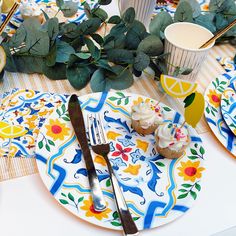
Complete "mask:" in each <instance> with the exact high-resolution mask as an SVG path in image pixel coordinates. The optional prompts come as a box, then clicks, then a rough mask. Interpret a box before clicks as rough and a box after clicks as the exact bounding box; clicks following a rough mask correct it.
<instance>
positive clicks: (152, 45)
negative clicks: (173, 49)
mask: <svg viewBox="0 0 236 236" xmlns="http://www.w3.org/2000/svg"><path fill="white" fill-rule="evenodd" d="M163 49H164V47H163V43H162V42H161V40H160V38H159V37H157V36H156V35H150V36H148V37H147V38H145V39H144V40H142V42H141V43H140V44H139V46H138V51H142V52H144V53H146V54H147V55H148V56H158V55H160V54H161V53H162V52H163Z"/></svg>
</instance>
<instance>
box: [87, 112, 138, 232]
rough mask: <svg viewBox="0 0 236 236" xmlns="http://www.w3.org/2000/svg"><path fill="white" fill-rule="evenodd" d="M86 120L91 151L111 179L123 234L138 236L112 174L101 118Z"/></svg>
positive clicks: (97, 115)
mask: <svg viewBox="0 0 236 236" xmlns="http://www.w3.org/2000/svg"><path fill="white" fill-rule="evenodd" d="M87 119H88V131H89V132H88V133H89V139H90V144H91V146H92V150H93V151H94V152H95V153H96V154H98V155H101V156H103V157H104V159H105V161H106V163H107V167H108V171H109V174H110V179H111V185H112V188H113V193H114V198H115V202H116V207H117V210H118V213H119V216H120V220H121V224H122V227H123V230H124V234H125V235H127V236H132V235H138V233H139V231H138V229H137V226H136V225H135V223H134V221H133V219H132V216H131V214H130V212H129V208H128V206H127V204H126V202H125V199H124V196H123V194H122V191H121V189H120V186H119V183H118V180H117V178H116V176H115V174H114V171H113V169H112V166H111V163H110V161H109V159H108V154H109V152H110V145H109V143H108V141H107V137H106V134H105V130H104V126H103V124H102V120H101V117H100V115H99V114H95V117H94V116H93V115H88V117H87Z"/></svg>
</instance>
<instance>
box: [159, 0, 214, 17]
mask: <svg viewBox="0 0 236 236" xmlns="http://www.w3.org/2000/svg"><path fill="white" fill-rule="evenodd" d="M197 1H198V2H199V3H200V5H201V8H202V10H203V11H208V9H209V8H208V6H209V2H210V0H197ZM166 2H167V3H168V4H167V5H166V6H160V5H157V6H156V9H155V13H158V12H160V11H163V10H165V11H167V12H169V13H170V14H171V15H174V13H175V11H176V7H177V5H176V4H174V3H172V2H173V1H170V0H166Z"/></svg>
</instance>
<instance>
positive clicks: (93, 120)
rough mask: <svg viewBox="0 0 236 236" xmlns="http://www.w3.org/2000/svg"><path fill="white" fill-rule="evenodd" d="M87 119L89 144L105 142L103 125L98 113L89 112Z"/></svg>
mask: <svg viewBox="0 0 236 236" xmlns="http://www.w3.org/2000/svg"><path fill="white" fill-rule="evenodd" d="M87 119H88V132H89V139H90V143H91V145H98V144H102V143H107V137H106V135H105V130H104V126H103V123H102V119H101V116H100V114H90V115H88V117H87Z"/></svg>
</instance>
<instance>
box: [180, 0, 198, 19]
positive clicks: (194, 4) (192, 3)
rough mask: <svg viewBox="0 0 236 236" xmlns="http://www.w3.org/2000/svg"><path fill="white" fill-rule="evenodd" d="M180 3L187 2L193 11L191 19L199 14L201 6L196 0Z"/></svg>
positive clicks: (183, 0)
mask: <svg viewBox="0 0 236 236" xmlns="http://www.w3.org/2000/svg"><path fill="white" fill-rule="evenodd" d="M180 2H188V3H189V4H190V6H191V7H192V10H193V18H196V17H198V16H199V15H200V14H201V6H200V4H199V2H198V1H197V0H180Z"/></svg>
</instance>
